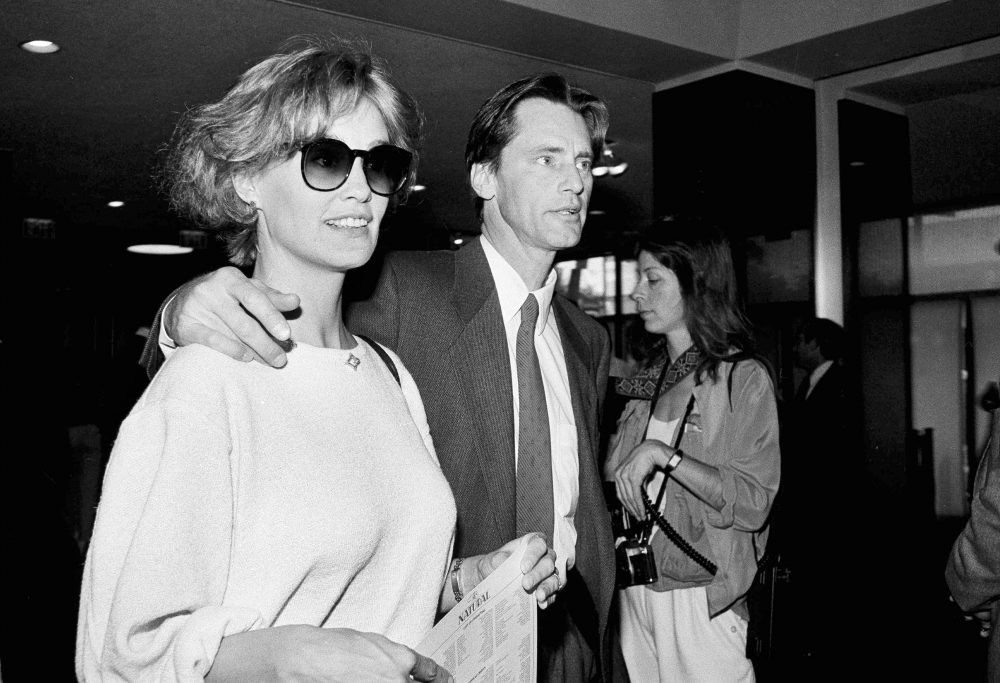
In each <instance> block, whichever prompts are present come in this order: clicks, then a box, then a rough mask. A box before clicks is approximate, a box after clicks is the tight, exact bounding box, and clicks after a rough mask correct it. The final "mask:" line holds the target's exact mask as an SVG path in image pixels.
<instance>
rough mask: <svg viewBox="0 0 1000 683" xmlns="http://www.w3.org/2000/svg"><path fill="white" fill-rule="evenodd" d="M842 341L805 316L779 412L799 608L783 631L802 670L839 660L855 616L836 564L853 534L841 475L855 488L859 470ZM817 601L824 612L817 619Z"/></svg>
mask: <svg viewBox="0 0 1000 683" xmlns="http://www.w3.org/2000/svg"><path fill="white" fill-rule="evenodd" d="M843 346H844V330H843V328H842V327H841V326H840V325H838V324H837V323H835V322H833V321H832V320H827V319H825V318H810V319H807V320H805V321H804V322H803V323H802V324H801V326H800V327H799V330H798V333H797V336H796V342H795V345H794V347H793V348H792V352H793V354H794V360H795V365H796V366H797V367H799V368H801V369H802V370H804V371H805V377H803V378H802V381H801V383H800V384H799V386H798V389H797V391H796V392H795V398H794V399H793V401H792V403H791V404H790V405H788V406H786V409H785V411H784V415H783V424H782V441H783V445H782V453H784V454H786V457H783V458H782V463H781V469H782V471H781V478H782V480H781V493H780V494H779V496H778V511H777V512H776V519H775V529H776V536H777V538H778V539H779V544H780V547H781V553H782V555H783V557H784V559H785V561H786V562H787V565H788V566H789V568H790V569H791V582H790V587H791V595H792V596H793V597H794V599H793V600H791V601H790V605H791V609H792V610H793V611H794V612H795V614H796V615H797V616H796V617H795V618H793V619H791V620H790V621H789V622H788V625H790V626H791V627H792V628H790V629H789V630H788V631H787V632H788V636H789V638H790V640H791V641H794V642H792V643H791V645H792V647H793V649H794V650H795V652H796V654H797V655H798V656H799V658H800V659H801V660H802V661H801V662H797V663H796V664H797V665H801V666H807V667H809V668H807V669H805V670H804V671H800V672H798V673H801V674H802V675H804V676H809V675H812V674H814V673H815V674H817V675H818V674H819V673H821V672H822V670H824V668H826V667H829V666H836V664H837V658H838V657H840V656H841V655H842V653H838V652H837V651H836V648H837V643H838V642H839V637H838V628H839V627H841V626H844V624H845V622H846V621H847V620H848V619H850V618H853V617H854V614H852V613H851V611H850V610H849V609H847V608H846V606H845V605H846V604H847V603H848V602H849V601H851V600H852V595H853V594H852V592H851V590H850V589H849V588H848V586H847V582H848V581H850V580H851V579H850V578H849V577H847V576H845V574H847V572H843V571H842V569H843V566H842V564H841V560H842V556H841V553H842V552H843V547H844V545H843V544H844V543H845V542H847V541H848V540H849V539H850V542H851V543H853V542H854V537H852V536H849V533H848V530H849V529H850V526H851V521H850V515H851V511H850V508H851V506H849V505H844V498H843V496H844V486H845V479H844V477H845V476H849V479H850V482H851V484H852V485H853V486H854V487H855V489H854V491H853V493H854V495H858V493H859V492H860V491H859V487H858V482H859V481H860V480H861V476H860V475H861V473H862V470H861V469H860V468H861V464H860V462H858V463H852V460H853V459H854V457H855V454H854V453H853V452H852V448H851V447H850V446H849V445H848V443H849V439H848V428H847V424H848V418H847V405H846V401H845V393H844V375H843V368H842V366H841V363H840V360H841V356H842V351H843ZM835 473H843V475H838V474H835ZM847 473H850V474H849V475H847ZM830 596H838V597H837V598H832V597H830ZM821 605H822V613H823V614H824V617H823V618H822V619H816V618H815V615H816V614H817V610H819V609H820V606H821ZM804 624H808V625H809V626H808V628H804V627H803V625H804Z"/></svg>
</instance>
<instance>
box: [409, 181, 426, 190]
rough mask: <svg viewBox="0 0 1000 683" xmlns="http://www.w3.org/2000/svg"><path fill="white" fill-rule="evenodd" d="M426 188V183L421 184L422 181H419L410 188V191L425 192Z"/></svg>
mask: <svg viewBox="0 0 1000 683" xmlns="http://www.w3.org/2000/svg"><path fill="white" fill-rule="evenodd" d="M426 189H427V186H426V185H421V184H420V183H417V184H416V185H414V186H413V187H411V188H410V192H423V191H424V190H426Z"/></svg>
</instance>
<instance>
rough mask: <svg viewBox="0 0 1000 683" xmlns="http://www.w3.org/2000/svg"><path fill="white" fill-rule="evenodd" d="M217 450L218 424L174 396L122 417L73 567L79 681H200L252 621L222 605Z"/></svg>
mask: <svg viewBox="0 0 1000 683" xmlns="http://www.w3.org/2000/svg"><path fill="white" fill-rule="evenodd" d="M229 454H230V443H229V439H228V438H227V436H226V434H225V432H224V431H223V430H222V429H221V428H220V427H219V426H217V425H215V424H213V423H211V422H210V421H209V420H208V419H207V418H206V417H205V416H204V415H203V414H202V411H197V410H195V409H193V408H192V407H191V406H190V405H186V404H184V403H183V402H178V401H176V400H167V401H164V402H160V403H151V404H146V405H143V406H141V407H137V408H136V410H135V411H133V413H132V414H131V415H130V416H129V417H128V418H127V419H126V421H125V422H124V423H123V424H122V427H121V430H120V432H119V435H118V439H117V441H116V442H115V446H114V449H113V451H112V455H111V460H110V462H109V465H108V471H107V473H106V475H105V480H104V489H103V493H102V496H101V503H100V506H99V508H98V513H97V520H96V523H95V527H94V534H93V537H92V540H91V544H90V548H89V550H88V554H87V562H86V567H85V569H84V578H83V587H82V592H81V598H80V617H79V624H78V631H77V653H76V666H77V676H78V677H79V678H80V679H81V680H112V681H116V680H138V681H161V680H162V681H200V680H203V678H204V676H205V674H206V673H207V672H208V670H209V669H210V668H211V666H212V662H213V661H214V658H215V655H216V653H217V652H218V648H219V645H220V643H221V641H222V639H223V638H224V637H225V636H228V635H231V634H234V633H238V632H242V631H247V630H250V629H252V628H254V627H257V626H259V625H260V615H259V613H258V612H256V611H255V610H253V609H250V608H244V607H239V606H235V607H233V606H223V601H224V597H225V590H226V585H227V580H228V574H229V561H230V550H231V544H232V538H233V505H234V500H233V493H232V492H233V486H232V471H231V468H230V457H229Z"/></svg>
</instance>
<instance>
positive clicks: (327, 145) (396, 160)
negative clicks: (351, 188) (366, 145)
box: [301, 138, 413, 197]
mask: <svg viewBox="0 0 1000 683" xmlns="http://www.w3.org/2000/svg"><path fill="white" fill-rule="evenodd" d="M301 150H302V180H304V181H305V183H306V185H308V186H309V187H311V188H312V189H314V190H318V191H320V192H330V191H332V190H336V189H337V188H338V187H340V186H341V185H343V184H344V183H346V182H347V178H348V176H350V175H351V169H352V168H353V167H354V160H355V159H357V158H358V157H360V158H361V162H362V163H361V167H362V169H363V170H364V173H365V180H366V181H367V182H368V187H370V188H371V191H372V192H374V193H375V194H378V195H382V196H383V197H388V196H389V195H391V194H395V193H396V192H399V191H400V190H401V189H403V185H404V184H406V178H407V176H409V174H410V165H411V164H412V163H413V154H412V153H411V152H408V151H406V150H405V149H402V148H401V147H396V146H395V145H376V146H375V147H372V148H371V149H367V150H366V149H351V148H350V147H348V146H347V145H346V144H344V143H343V142H341V141H340V140H332V139H330V138H321V139H319V140H313V141H312V142H307V143H305V144H303V145H302V147H301Z"/></svg>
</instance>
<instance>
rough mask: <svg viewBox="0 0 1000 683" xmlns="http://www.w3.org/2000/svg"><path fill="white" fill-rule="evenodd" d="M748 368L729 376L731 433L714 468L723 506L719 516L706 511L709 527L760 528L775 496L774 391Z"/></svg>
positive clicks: (778, 458) (777, 453)
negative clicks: (718, 481) (740, 376)
mask: <svg viewBox="0 0 1000 683" xmlns="http://www.w3.org/2000/svg"><path fill="white" fill-rule="evenodd" d="M751 367H752V368H753V369H752V370H751V371H750V372H749V373H748V374H747V375H745V379H743V381H742V382H741V381H739V379H738V376H739V375H740V374H741V373H739V372H737V373H736V374H735V375H734V378H733V379H734V381H733V393H732V414H731V415H730V416H729V424H730V427H731V429H730V430H729V433H728V434H726V436H725V439H724V440H723V443H722V445H723V447H724V448H725V449H726V450H727V452H726V454H725V456H724V457H723V458H722V462H721V464H720V465H719V473H720V474H721V476H722V495H723V499H724V500H725V504H724V505H723V507H722V509H721V510H720V511H718V512H716V511H715V510H713V509H711V508H706V510H707V512H706V519H707V520H708V523H709V524H711V525H712V526H714V527H716V528H720V529H721V528H727V527H734V528H736V529H737V530H740V531H757V530H759V529H760V528H761V527H762V526H763V525H764V523H765V522H766V521H767V515H768V513H769V512H770V510H771V504H772V503H773V502H774V496H775V494H777V492H778V480H779V477H780V470H781V456H780V450H779V447H778V413H777V404H776V402H775V399H774V390H773V389H772V387H771V382H770V380H769V379H768V377H767V373H766V371H765V370H764V369H763V368H761V367H760V366H759V365H757V364H753V365H752V366H751ZM728 407H729V403H728V400H727V403H726V408H727V409H728Z"/></svg>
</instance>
